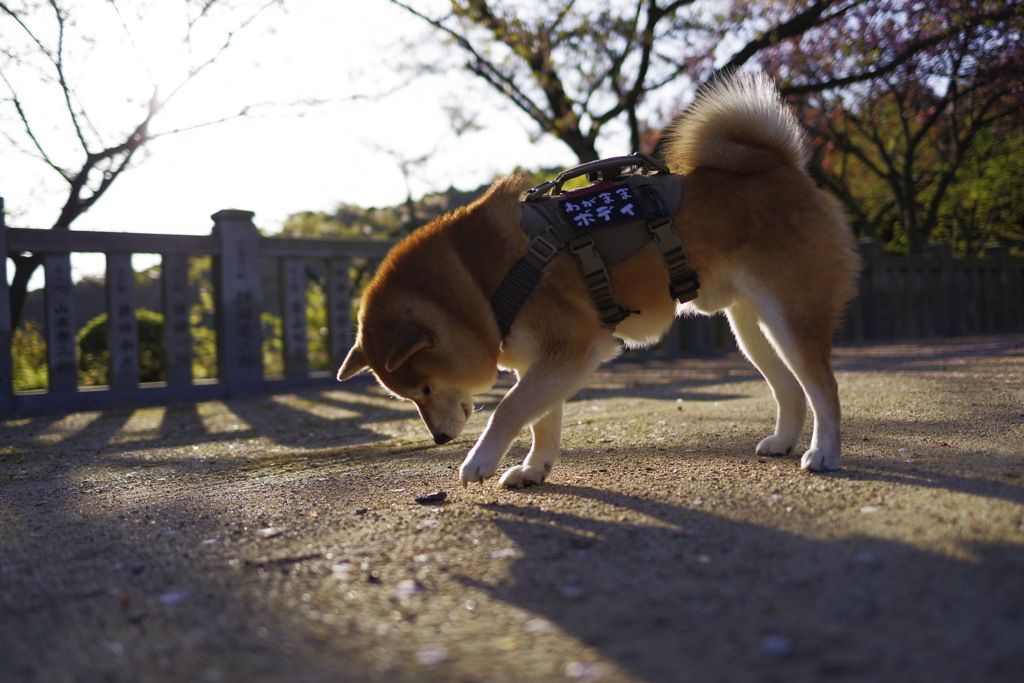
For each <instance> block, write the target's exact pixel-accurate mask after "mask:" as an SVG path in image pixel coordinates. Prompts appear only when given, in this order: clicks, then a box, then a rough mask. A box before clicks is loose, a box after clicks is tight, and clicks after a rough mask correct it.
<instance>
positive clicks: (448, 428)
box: [338, 301, 497, 444]
mask: <svg viewBox="0 0 1024 683" xmlns="http://www.w3.org/2000/svg"><path fill="white" fill-rule="evenodd" d="M367 303H368V302H365V301H364V305H366V304H367ZM368 310H369V309H368ZM373 318H374V316H373V315H372V314H368V315H367V316H365V318H364V320H363V323H362V324H361V325H360V331H359V334H358V336H357V339H356V344H355V346H353V347H352V350H351V351H349V354H348V356H347V357H346V358H345V362H344V363H342V365H341V369H339V370H338V379H339V380H346V379H348V378H349V377H352V376H353V375H355V374H356V373H359V372H361V371H363V370H366V369H369V370H370V371H371V372H372V373H373V374H374V375H375V376H376V378H377V381H378V382H380V383H381V385H383V386H384V387H385V388H386V389H388V390H389V391H390V392H391V393H392V394H394V395H395V396H397V397H399V398H403V399H408V400H410V401H412V402H413V403H415V404H416V408H417V409H418V410H419V413H420V417H421V418H422V419H423V422H424V424H426V426H427V429H428V430H430V434H431V436H432V437H433V438H434V443H437V444H443V443H447V442H448V441H451V440H452V439H454V438H455V437H457V436H458V435H459V434H461V433H462V430H463V428H464V427H465V426H466V421H467V420H468V419H469V416H470V415H472V414H473V395H474V394H479V393H482V392H484V391H487V390H488V389H490V388H491V386H492V385H493V384H494V380H495V379H496V378H497V362H496V360H495V358H494V356H493V354H491V353H488V352H487V351H486V349H484V348H483V345H482V344H480V343H479V342H477V341H476V340H474V339H473V338H472V337H470V338H465V339H462V340H460V341H459V342H458V343H455V342H454V340H453V339H452V335H451V333H450V332H448V331H442V330H436V329H431V327H427V326H425V325H423V324H421V323H418V322H415V321H414V320H413V319H407V320H396V321H395V322H393V323H390V324H385V325H376V324H373V323H369V324H368V323H367V320H372V319H373Z"/></svg>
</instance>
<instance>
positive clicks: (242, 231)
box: [212, 209, 263, 397]
mask: <svg viewBox="0 0 1024 683" xmlns="http://www.w3.org/2000/svg"><path fill="white" fill-rule="evenodd" d="M253 215H254V214H253V212H251V211H238V210H234V209H228V210H225V211H218V212H217V213H215V214H213V216H212V218H213V235H214V236H215V237H216V238H217V239H218V240H219V241H220V256H219V257H218V258H217V259H216V264H217V265H216V268H215V273H216V274H215V279H216V283H215V287H216V302H217V316H216V317H217V365H218V375H219V376H220V381H221V382H222V383H223V384H224V393H225V395H226V396H228V397H232V396H241V395H245V394H252V393H256V392H258V391H261V390H262V389H263V332H262V325H261V323H260V313H261V312H262V310H263V290H262V287H261V282H260V235H259V232H258V231H257V230H256V226H255V225H253V223H252V217H253Z"/></svg>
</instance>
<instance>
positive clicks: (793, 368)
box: [744, 297, 841, 472]
mask: <svg viewBox="0 0 1024 683" xmlns="http://www.w3.org/2000/svg"><path fill="white" fill-rule="evenodd" d="M757 310H758V312H757V317H756V319H757V326H758V327H759V328H760V331H761V332H762V333H763V334H762V336H763V337H765V338H766V339H767V340H768V342H769V343H770V345H771V348H772V349H774V351H775V353H776V354H777V355H778V357H779V358H781V360H782V362H783V363H785V367H786V368H788V370H789V373H790V377H791V378H790V379H789V380H788V382H789V384H786V385H785V386H784V388H782V389H781V391H780V389H779V388H777V387H776V385H775V384H774V383H773V379H772V378H771V377H769V376H768V374H767V373H765V371H764V370H763V369H762V373H764V374H765V377H766V378H767V379H768V382H769V384H772V390H773V392H775V394H776V400H777V401H779V396H780V395H782V396H784V397H786V398H788V399H789V400H790V401H792V402H793V403H792V405H793V406H794V407H795V404H796V399H795V398H793V397H792V393H793V385H792V382H793V381H794V380H793V379H792V377H793V376H795V381H796V382H799V387H801V388H802V390H803V394H804V395H805V396H806V400H807V402H809V403H810V405H811V411H812V412H813V413H814V433H813V435H812V437H811V445H810V448H808V449H807V451H805V452H804V454H803V457H802V458H801V459H800V467H801V469H805V470H812V471H815V472H821V471H824V470H837V469H839V454H840V450H841V443H840V419H841V418H840V407H839V387H838V385H837V383H836V378H835V374H834V373H833V371H832V332H833V326H834V321H833V320H832V317H831V316H830V315H828V314H827V313H825V312H823V311H821V310H820V309H817V308H816V307H814V306H810V305H809V304H808V303H807V302H805V303H804V306H803V307H802V308H800V309H789V310H783V309H782V308H781V307H780V306H779V305H778V304H777V303H776V302H774V301H771V300H769V299H767V298H766V297H762V299H761V301H759V302H758V308H757ZM749 318H750V314H749V313H748V314H746V315H745V316H744V319H745V324H746V325H748V326H749ZM755 353H761V354H762V355H766V354H764V352H763V350H762V351H755ZM755 364H757V362H756V361H755ZM758 367H759V368H760V366H758ZM767 367H768V368H769V372H773V373H775V374H776V375H779V374H781V373H779V371H778V370H777V369H776V368H775V367H773V366H771V364H768V366H767ZM800 404H801V406H803V405H804V400H803V397H801V399H800ZM784 412H786V408H785V406H784V404H783V402H782V401H779V414H780V420H779V427H778V428H777V430H776V439H775V440H774V441H771V442H770V443H769V444H767V445H768V446H769V447H768V448H766V449H765V450H763V451H762V445H765V442H764V441H762V442H761V444H760V445H758V452H759V453H762V452H769V451H777V449H778V447H779V446H781V445H783V444H786V443H787V441H785V440H783V439H781V438H778V435H780V434H783V435H785V436H789V435H790V433H788V432H786V431H785V428H786V427H792V426H793V424H794V423H793V422H791V423H786V422H784V421H783V418H782V414H783V413H784ZM803 415H804V413H803V409H802V410H801V411H800V413H799V420H800V422H801V424H802V422H803ZM796 431H797V432H798V431H799V430H796ZM772 438H773V437H769V439H772ZM795 438H796V437H795V436H793V441H790V442H788V443H789V446H790V447H792V445H793V443H795ZM766 441H768V439H766Z"/></svg>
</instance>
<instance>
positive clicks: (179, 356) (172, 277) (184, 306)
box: [160, 254, 192, 387]
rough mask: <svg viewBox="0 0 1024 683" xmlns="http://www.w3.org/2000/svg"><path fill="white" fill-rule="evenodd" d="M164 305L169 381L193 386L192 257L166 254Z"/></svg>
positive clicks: (162, 288) (173, 384)
mask: <svg viewBox="0 0 1024 683" xmlns="http://www.w3.org/2000/svg"><path fill="white" fill-rule="evenodd" d="M160 280H161V290H162V291H161V293H162V295H163V304H164V351H165V353H166V356H167V384H168V385H170V386H176V387H187V386H191V385H192V326H191V324H190V322H189V313H190V311H189V290H188V256H185V255H183V254H164V255H163V260H162V264H161V272H160Z"/></svg>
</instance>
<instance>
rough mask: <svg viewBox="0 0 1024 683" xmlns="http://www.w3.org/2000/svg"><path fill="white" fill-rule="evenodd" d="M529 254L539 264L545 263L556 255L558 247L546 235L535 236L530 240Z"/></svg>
mask: <svg viewBox="0 0 1024 683" xmlns="http://www.w3.org/2000/svg"><path fill="white" fill-rule="evenodd" d="M529 251H530V254H532V255H533V256H534V257H535V258H536V259H537V260H539V261H540V262H541V263H547V262H548V261H550V260H551V259H552V257H553V256H554V255H555V254H557V253H558V245H556V244H555V243H553V242H552V241H551V240H549V239H548V238H547V233H545V234H544V235H537V236H536V237H534V238H533V239H532V240H530V249H529Z"/></svg>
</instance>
